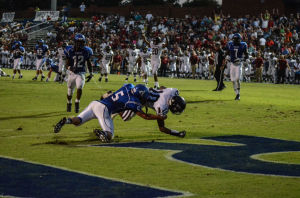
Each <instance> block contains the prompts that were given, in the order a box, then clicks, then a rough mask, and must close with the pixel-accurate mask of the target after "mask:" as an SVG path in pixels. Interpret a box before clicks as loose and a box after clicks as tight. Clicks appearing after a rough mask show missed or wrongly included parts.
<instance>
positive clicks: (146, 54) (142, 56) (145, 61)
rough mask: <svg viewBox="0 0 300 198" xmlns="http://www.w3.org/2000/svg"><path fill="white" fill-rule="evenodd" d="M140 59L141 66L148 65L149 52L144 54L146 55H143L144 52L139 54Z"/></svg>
mask: <svg viewBox="0 0 300 198" xmlns="http://www.w3.org/2000/svg"><path fill="white" fill-rule="evenodd" d="M139 55H140V57H141V59H142V66H143V65H148V64H149V59H150V57H151V53H150V52H148V51H147V52H146V53H144V52H140V54H139Z"/></svg>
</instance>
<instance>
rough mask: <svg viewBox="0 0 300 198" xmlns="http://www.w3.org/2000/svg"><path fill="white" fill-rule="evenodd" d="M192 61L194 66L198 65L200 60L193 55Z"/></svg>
mask: <svg viewBox="0 0 300 198" xmlns="http://www.w3.org/2000/svg"><path fill="white" fill-rule="evenodd" d="M190 61H191V64H192V65H196V64H197V63H198V61H199V58H198V56H197V55H193V56H191V58H190Z"/></svg>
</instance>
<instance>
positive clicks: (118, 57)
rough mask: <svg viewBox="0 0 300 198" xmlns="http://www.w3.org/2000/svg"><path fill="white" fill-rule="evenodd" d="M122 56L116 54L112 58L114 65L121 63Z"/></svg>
mask: <svg viewBox="0 0 300 198" xmlns="http://www.w3.org/2000/svg"><path fill="white" fill-rule="evenodd" d="M121 61H122V56H121V55H120V54H117V55H115V56H114V63H121Z"/></svg>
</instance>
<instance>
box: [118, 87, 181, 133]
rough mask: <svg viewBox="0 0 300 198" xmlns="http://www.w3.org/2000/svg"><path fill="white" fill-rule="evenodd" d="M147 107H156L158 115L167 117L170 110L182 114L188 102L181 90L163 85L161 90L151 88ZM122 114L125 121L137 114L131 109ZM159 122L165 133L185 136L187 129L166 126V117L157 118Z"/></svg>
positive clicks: (161, 129)
mask: <svg viewBox="0 0 300 198" xmlns="http://www.w3.org/2000/svg"><path fill="white" fill-rule="evenodd" d="M146 107H149V108H151V109H154V110H155V111H156V115H157V116H162V117H165V118H167V114H168V112H169V110H170V111H171V112H172V113H173V114H176V115H179V114H181V113H182V112H183V111H184V109H185V107H186V102H185V100H184V98H183V97H181V96H179V92H178V90H177V89H175V88H166V87H163V86H162V87H161V88H160V89H159V90H155V89H150V93H149V97H148V101H147V103H146ZM120 115H121V117H122V119H123V120H124V121H129V120H130V119H131V118H132V117H133V116H134V115H135V113H134V112H133V111H131V110H126V111H124V112H122V113H121V114H120ZM157 124H158V127H159V130H160V131H161V132H163V133H166V134H169V135H173V136H177V137H182V138H183V137H185V134H186V132H185V131H176V130H173V129H169V128H167V127H166V126H165V122H164V119H157Z"/></svg>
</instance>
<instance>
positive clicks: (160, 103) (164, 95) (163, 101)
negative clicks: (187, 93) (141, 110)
mask: <svg viewBox="0 0 300 198" xmlns="http://www.w3.org/2000/svg"><path fill="white" fill-rule="evenodd" d="M161 91H162V92H161V93H159V98H158V100H157V101H156V102H154V103H152V104H151V103H149V104H148V105H149V107H150V108H152V109H154V110H155V111H156V114H157V115H160V116H164V115H167V113H168V112H169V100H170V99H171V98H172V97H173V96H177V95H179V92H178V89H176V88H166V89H163V90H161Z"/></svg>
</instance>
